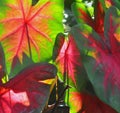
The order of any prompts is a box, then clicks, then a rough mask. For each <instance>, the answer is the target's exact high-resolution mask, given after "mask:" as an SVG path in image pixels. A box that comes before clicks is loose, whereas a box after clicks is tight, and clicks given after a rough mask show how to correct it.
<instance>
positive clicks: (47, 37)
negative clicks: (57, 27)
mask: <svg viewBox="0 0 120 113" xmlns="http://www.w3.org/2000/svg"><path fill="white" fill-rule="evenodd" d="M28 25H29V27H31V28H32V29H33V30H34V31H36V32H37V33H39V34H40V35H42V36H43V37H45V38H46V39H48V40H49V41H50V42H52V40H51V39H50V37H49V36H48V35H46V34H45V33H43V32H42V31H39V30H38V29H37V28H35V27H34V26H32V25H31V24H28Z"/></svg>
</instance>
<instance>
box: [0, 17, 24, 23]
mask: <svg viewBox="0 0 120 113" xmlns="http://www.w3.org/2000/svg"><path fill="white" fill-rule="evenodd" d="M20 20H22V18H9V19H4V20H1V21H0V23H7V22H10V21H20Z"/></svg>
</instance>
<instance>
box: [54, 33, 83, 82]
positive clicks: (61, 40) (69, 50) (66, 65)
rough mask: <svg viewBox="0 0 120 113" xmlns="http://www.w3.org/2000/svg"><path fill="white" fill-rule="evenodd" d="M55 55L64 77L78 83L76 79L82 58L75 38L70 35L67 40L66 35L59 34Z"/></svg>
mask: <svg viewBox="0 0 120 113" xmlns="http://www.w3.org/2000/svg"><path fill="white" fill-rule="evenodd" d="M57 48H59V49H57ZM54 53H55V54H54V55H53V56H54V57H55V58H56V59H55V62H56V64H57V65H58V69H59V70H60V72H61V73H62V75H63V76H67V75H68V76H69V77H70V78H71V79H72V80H73V82H74V83H76V80H75V77H76V74H77V73H78V72H79V71H80V69H78V67H81V58H80V53H79V51H78V48H77V47H76V45H75V42H74V40H73V38H72V37H71V36H70V35H69V36H68V38H65V36H64V35H61V34H59V35H58V36H57V40H56V43H55V48H54ZM77 71H78V72H77Z"/></svg>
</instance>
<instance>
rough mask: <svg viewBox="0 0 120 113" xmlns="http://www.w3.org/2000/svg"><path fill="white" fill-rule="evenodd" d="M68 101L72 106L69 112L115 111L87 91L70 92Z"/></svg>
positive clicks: (97, 112)
mask: <svg viewBox="0 0 120 113" xmlns="http://www.w3.org/2000/svg"><path fill="white" fill-rule="evenodd" d="M70 103H71V104H72V105H73V106H74V109H73V111H74V112H71V113H117V112H116V111H115V110H114V109H112V108H111V107H110V106H108V105H107V104H105V103H104V102H102V101H101V100H99V99H98V98H97V97H96V96H93V95H90V94H87V93H79V92H71V95H70Z"/></svg>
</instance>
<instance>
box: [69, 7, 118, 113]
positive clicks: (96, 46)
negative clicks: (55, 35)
mask: <svg viewBox="0 0 120 113" xmlns="http://www.w3.org/2000/svg"><path fill="white" fill-rule="evenodd" d="M119 19H120V11H119V10H118V9H116V8H115V7H111V8H110V9H109V10H108V11H107V12H106V14H105V25H104V28H105V29H104V38H103V37H101V36H99V35H98V34H97V33H96V32H95V31H94V30H93V29H92V28H91V27H90V26H87V25H82V24H81V25H80V26H76V27H74V28H73V29H72V31H71V35H73V37H74V39H75V42H76V44H77V47H78V48H79V50H80V51H81V53H82V54H84V56H83V57H82V58H83V60H82V61H83V64H84V66H85V68H86V71H87V73H88V77H89V79H90V81H91V82H92V84H93V86H94V89H95V91H96V93H97V95H98V96H99V98H101V99H102V100H104V101H105V102H106V103H107V104H109V105H110V106H112V107H113V108H114V109H116V110H117V111H120V106H119V101H120V96H119V89H120V76H119V75H120V70H119V68H120V62H119V59H120V44H119V42H120V41H119V36H120V35H119V33H120V32H119V30H120V24H119V23H120V21H119Z"/></svg>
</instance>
